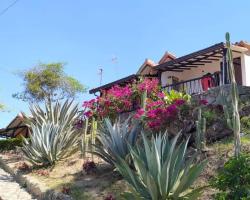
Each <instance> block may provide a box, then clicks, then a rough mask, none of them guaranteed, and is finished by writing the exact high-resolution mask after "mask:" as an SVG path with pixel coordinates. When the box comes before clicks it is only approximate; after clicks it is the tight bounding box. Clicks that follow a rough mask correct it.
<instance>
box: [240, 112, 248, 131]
mask: <svg viewBox="0 0 250 200" xmlns="http://www.w3.org/2000/svg"><path fill="white" fill-rule="evenodd" d="M240 123H241V131H242V132H243V133H246V134H248V133H250V117H249V116H245V117H242V118H241V119H240Z"/></svg>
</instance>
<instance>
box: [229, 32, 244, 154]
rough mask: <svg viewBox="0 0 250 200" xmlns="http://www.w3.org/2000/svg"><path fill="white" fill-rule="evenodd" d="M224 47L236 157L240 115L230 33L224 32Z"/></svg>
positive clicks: (239, 143)
mask: <svg viewBox="0 0 250 200" xmlns="http://www.w3.org/2000/svg"><path fill="white" fill-rule="evenodd" d="M226 48H227V54H226V58H227V65H228V69H229V78H230V83H231V96H232V103H231V106H232V118H231V123H230V124H231V127H232V129H233V132H234V155H235V156H236V157H238V156H239V154H240V149H241V142H240V115H239V108H238V99H239V94H238V88H237V83H236V81H235V74H234V65H233V55H232V50H231V43H230V35H229V33H226Z"/></svg>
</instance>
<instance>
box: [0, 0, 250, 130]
mask: <svg viewBox="0 0 250 200" xmlns="http://www.w3.org/2000/svg"><path fill="white" fill-rule="evenodd" d="M13 1H14V0H1V2H0V10H2V9H4V8H6V7H7V6H8V5H9V4H11V3H12V2H13ZM249 8H250V1H245V0H238V1H229V0H220V1H218V0H209V1H194V0H190V1H183V0H182V1H181V0H176V1H168V0H161V1H157V0H155V1H152V0H151V1H149V0H136V1H135V0H126V1H118V0H106V1H102V0H98V1H97V0H91V1H85V0H71V1H69V0H53V1H51V0H35V1H34V0H19V2H18V3H17V4H16V5H15V6H13V7H12V8H11V9H9V10H8V12H6V13H5V14H4V15H2V16H0V30H1V31H0V53H1V54H0V55H1V56H0V102H2V103H4V104H6V105H7V106H8V110H9V112H3V113H0V128H2V127H5V126H6V125H7V124H8V122H10V120H11V119H12V118H13V117H14V116H15V115H16V114H17V113H18V112H20V111H21V110H22V111H24V112H28V104H27V103H24V102H21V101H19V100H16V99H13V98H12V97H11V95H12V93H15V92H18V91H21V90H22V85H21V84H22V81H21V79H20V78H19V77H17V76H16V75H15V72H17V71H20V70H24V69H28V68H29V67H32V66H33V65H35V64H36V63H38V62H53V61H62V62H67V63H68V65H67V66H66V72H67V73H68V74H70V75H72V76H74V77H76V78H77V79H79V80H80V81H81V82H82V83H83V84H85V85H87V86H88V87H89V88H93V87H96V86H99V76H98V69H99V68H100V66H101V68H103V70H104V74H103V83H107V82H110V81H114V80H116V79H119V78H122V77H124V76H127V75H130V74H133V73H135V72H136V71H137V69H138V68H139V66H140V65H141V64H142V63H143V62H144V60H145V58H151V59H153V60H154V61H158V60H159V59H160V58H161V56H162V55H163V54H164V52H165V51H170V52H173V53H174V54H176V55H177V56H182V55H184V54H187V53H190V52H192V51H195V50H199V49H201V48H205V47H207V46H209V45H213V44H215V43H217V42H221V41H223V40H224V34H225V32H226V31H229V32H230V33H231V37H232V40H233V41H239V40H248V41H250V28H249V19H250V13H249ZM113 58H116V62H112V59H113ZM90 97H91V96H90V95H88V94H85V95H82V96H80V97H79V98H78V101H79V102H82V101H83V100H86V99H88V98H90Z"/></svg>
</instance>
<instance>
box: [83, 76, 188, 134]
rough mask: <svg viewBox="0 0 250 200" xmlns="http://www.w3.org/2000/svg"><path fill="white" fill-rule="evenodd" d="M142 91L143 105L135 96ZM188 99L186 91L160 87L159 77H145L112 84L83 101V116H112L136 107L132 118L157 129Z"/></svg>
mask: <svg viewBox="0 0 250 200" xmlns="http://www.w3.org/2000/svg"><path fill="white" fill-rule="evenodd" d="M145 93H146V96H147V98H146V104H145V106H144V107H143V108H142V105H140V103H138V99H140V98H141V97H142V96H143V94H145ZM189 100H190V96H189V95H185V94H182V93H179V92H176V91H171V92H169V93H168V92H164V91H161V87H160V86H159V80H158V79H156V78H153V79H152V78H151V79H150V78H146V79H143V80H141V81H139V82H137V83H136V82H134V83H131V84H127V85H126V86H123V87H122V86H119V85H115V86H113V87H112V88H110V89H109V90H106V91H102V96H101V97H97V98H96V99H92V100H90V101H87V102H84V103H83V107H84V108H85V112H84V115H85V117H92V116H93V117H95V118H101V119H103V118H105V117H108V118H111V119H115V118H116V117H117V114H118V113H122V112H124V111H130V110H132V109H136V113H135V115H134V118H136V119H140V120H142V121H143V122H144V123H145V125H146V126H147V127H148V128H150V129H160V128H163V127H164V126H165V125H166V124H167V123H168V122H169V121H171V120H172V119H174V118H176V117H177V116H178V112H179V110H180V108H181V107H182V106H183V105H184V104H186V102H188V101H189ZM135 102H136V103H137V104H135ZM135 105H136V107H135Z"/></svg>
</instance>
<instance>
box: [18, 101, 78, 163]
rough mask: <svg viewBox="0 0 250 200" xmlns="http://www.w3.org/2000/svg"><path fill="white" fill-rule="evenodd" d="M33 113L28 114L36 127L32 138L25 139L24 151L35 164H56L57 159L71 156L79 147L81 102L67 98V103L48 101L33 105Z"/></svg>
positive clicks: (33, 127)
mask: <svg viewBox="0 0 250 200" xmlns="http://www.w3.org/2000/svg"><path fill="white" fill-rule="evenodd" d="M30 111H31V114H32V117H31V118H27V117H25V118H26V122H27V124H28V126H30V128H31V130H32V134H31V136H30V140H29V141H28V140H26V139H24V145H23V148H22V150H23V153H24V155H25V157H26V159H27V160H28V161H30V162H31V163H33V164H35V165H54V164H55V163H56V161H59V160H62V159H64V158H66V157H68V156H70V155H71V154H72V153H73V152H75V151H76V150H77V149H78V148H79V139H80V134H79V131H78V130H77V129H76V128H75V123H76V120H77V119H78V118H79V117H80V114H81V113H79V111H78V106H77V105H73V102H72V101H71V102H69V101H66V102H65V103H64V104H62V105H61V104H60V103H58V102H57V103H56V104H55V105H52V104H45V111H44V110H42V109H41V107H40V106H39V105H34V106H32V107H31V108H30Z"/></svg>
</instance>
